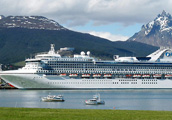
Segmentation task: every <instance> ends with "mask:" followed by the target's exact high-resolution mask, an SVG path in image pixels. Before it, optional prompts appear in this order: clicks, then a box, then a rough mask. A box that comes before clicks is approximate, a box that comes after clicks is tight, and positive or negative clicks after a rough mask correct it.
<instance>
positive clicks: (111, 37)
mask: <svg viewBox="0 0 172 120" xmlns="http://www.w3.org/2000/svg"><path fill="white" fill-rule="evenodd" d="M88 33H89V34H91V35H94V36H98V37H101V38H105V39H108V40H111V41H126V40H127V39H128V38H129V37H128V36H122V35H113V34H111V33H109V32H96V31H91V32H88Z"/></svg>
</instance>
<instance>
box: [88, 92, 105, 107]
mask: <svg viewBox="0 0 172 120" xmlns="http://www.w3.org/2000/svg"><path fill="white" fill-rule="evenodd" d="M85 104H86V105H98V104H105V102H104V101H101V100H100V94H98V95H94V96H93V98H92V99H89V100H86V101H85Z"/></svg>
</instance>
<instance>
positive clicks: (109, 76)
mask: <svg viewBox="0 0 172 120" xmlns="http://www.w3.org/2000/svg"><path fill="white" fill-rule="evenodd" d="M103 77H107V78H111V77H112V74H104V76H103Z"/></svg>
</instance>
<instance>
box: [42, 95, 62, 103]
mask: <svg viewBox="0 0 172 120" xmlns="http://www.w3.org/2000/svg"><path fill="white" fill-rule="evenodd" d="M42 101H43V102H63V101H64V98H63V96H62V95H57V96H56V95H48V96H47V97H42Z"/></svg>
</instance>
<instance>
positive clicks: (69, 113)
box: [0, 108, 172, 120]
mask: <svg viewBox="0 0 172 120" xmlns="http://www.w3.org/2000/svg"><path fill="white" fill-rule="evenodd" d="M0 119H1V120H172V111H141V110H138V111H137V110H92V109H44V108H43V109H41V108H0Z"/></svg>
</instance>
